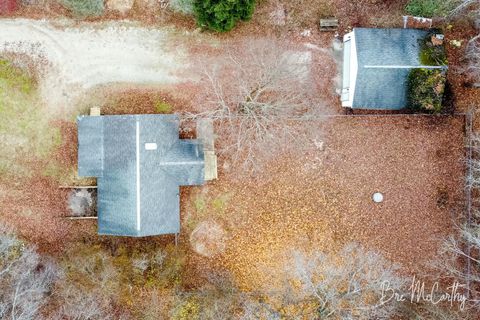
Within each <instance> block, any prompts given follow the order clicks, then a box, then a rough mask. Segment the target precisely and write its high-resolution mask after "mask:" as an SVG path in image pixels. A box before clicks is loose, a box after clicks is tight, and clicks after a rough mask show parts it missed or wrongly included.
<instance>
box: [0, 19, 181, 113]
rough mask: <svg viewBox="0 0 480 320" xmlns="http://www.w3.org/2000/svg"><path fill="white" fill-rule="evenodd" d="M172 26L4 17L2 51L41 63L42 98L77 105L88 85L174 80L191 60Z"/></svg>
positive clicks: (0, 37) (51, 102)
mask: <svg viewBox="0 0 480 320" xmlns="http://www.w3.org/2000/svg"><path fill="white" fill-rule="evenodd" d="M171 36H172V31H171V30H170V29H162V28H157V29H153V28H152V29H149V28H145V27H141V26H139V25H138V24H136V23H133V22H128V21H127V22H109V23H102V24H96V23H81V24H78V23H77V24H75V22H73V21H71V20H61V21H55V20H54V21H50V22H48V21H45V20H28V19H1V20H0V53H2V52H13V53H20V54H25V55H27V56H29V57H30V58H32V59H33V60H34V61H36V62H38V63H39V64H40V65H41V66H42V67H41V77H40V83H39V84H40V89H41V95H42V98H43V100H44V101H45V102H46V103H47V104H48V105H49V106H52V107H55V108H58V107H65V106H72V104H73V103H74V102H75V99H77V98H79V97H81V95H82V93H84V92H85V90H87V89H90V88H92V87H94V86H97V85H102V84H108V83H137V84H145V83H147V84H150V83H152V84H172V83H176V82H177V81H178V80H179V79H178V77H177V76H176V72H177V71H181V70H182V69H183V68H185V67H186V66H187V65H188V62H187V61H186V60H185V59H184V57H185V54H184V51H183V49H182V46H181V45H178V41H173V40H172V39H171Z"/></svg>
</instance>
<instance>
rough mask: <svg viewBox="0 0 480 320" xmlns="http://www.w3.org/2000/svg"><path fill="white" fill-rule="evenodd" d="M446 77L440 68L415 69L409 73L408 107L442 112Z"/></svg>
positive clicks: (430, 111)
mask: <svg viewBox="0 0 480 320" xmlns="http://www.w3.org/2000/svg"><path fill="white" fill-rule="evenodd" d="M445 83H446V77H445V73H444V71H443V70H439V69H413V70H412V71H410V74H409V75H408V91H407V99H408V108H409V109H410V110H412V111H414V112H428V113H440V112H442V100H443V93H444V91H445Z"/></svg>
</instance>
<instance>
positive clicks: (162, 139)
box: [77, 114, 205, 237]
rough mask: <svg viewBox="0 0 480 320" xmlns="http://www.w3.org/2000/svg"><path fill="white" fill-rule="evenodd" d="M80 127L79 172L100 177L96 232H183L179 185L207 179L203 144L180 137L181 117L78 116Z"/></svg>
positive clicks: (98, 181) (143, 233) (80, 174)
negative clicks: (181, 230) (181, 229)
mask: <svg viewBox="0 0 480 320" xmlns="http://www.w3.org/2000/svg"><path fill="white" fill-rule="evenodd" d="M77 124H78V174H79V176H82V177H96V178H97V186H98V192H97V194H98V199H97V212H98V233H99V234H102V235H115V236H131V237H144V236H153V235H162V234H177V233H179V231H180V199H179V187H180V186H191V185H202V184H203V183H204V181H205V180H204V153H203V146H202V144H201V143H200V142H199V140H187V139H179V119H178V117H177V116H176V115H158V114H155V115H114V116H80V117H78V119H77Z"/></svg>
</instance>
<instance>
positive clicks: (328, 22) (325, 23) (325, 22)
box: [320, 18, 338, 31]
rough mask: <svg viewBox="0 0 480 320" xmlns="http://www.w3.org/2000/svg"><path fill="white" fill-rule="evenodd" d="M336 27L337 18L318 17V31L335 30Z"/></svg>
mask: <svg viewBox="0 0 480 320" xmlns="http://www.w3.org/2000/svg"><path fill="white" fill-rule="evenodd" d="M337 29H338V19H335V18H329V19H320V31H336V30H337Z"/></svg>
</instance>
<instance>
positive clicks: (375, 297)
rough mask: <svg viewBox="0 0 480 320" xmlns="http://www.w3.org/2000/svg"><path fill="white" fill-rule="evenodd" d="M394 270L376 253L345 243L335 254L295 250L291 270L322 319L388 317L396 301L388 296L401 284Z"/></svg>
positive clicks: (400, 286) (396, 290)
mask: <svg viewBox="0 0 480 320" xmlns="http://www.w3.org/2000/svg"><path fill="white" fill-rule="evenodd" d="M396 271H397V267H396V266H395V265H393V264H391V263H389V262H388V261H386V260H385V259H384V258H383V257H382V256H381V255H379V254H378V253H375V252H372V251H366V250H365V249H363V248H362V247H361V246H359V245H357V244H348V245H346V246H345V247H344V248H343V249H342V250H341V251H340V252H338V253H337V254H335V255H331V254H330V255H329V254H325V253H322V252H314V253H312V254H308V255H306V254H303V253H299V252H296V253H295V254H294V264H293V270H291V271H290V273H291V274H293V275H294V278H293V280H294V281H297V282H299V283H300V288H301V294H302V295H303V296H304V297H305V298H311V299H314V300H315V301H317V303H318V306H319V308H318V310H319V317H320V318H322V319H323V318H333V319H389V318H390V317H391V316H392V314H393V313H394V312H395V309H396V307H397V305H396V303H395V301H389V299H388V297H390V296H391V294H392V293H393V292H396V293H400V292H401V290H402V286H403V284H404V281H403V279H402V278H401V277H399V276H398V275H397V274H396Z"/></svg>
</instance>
